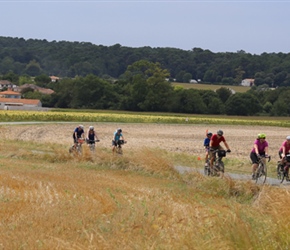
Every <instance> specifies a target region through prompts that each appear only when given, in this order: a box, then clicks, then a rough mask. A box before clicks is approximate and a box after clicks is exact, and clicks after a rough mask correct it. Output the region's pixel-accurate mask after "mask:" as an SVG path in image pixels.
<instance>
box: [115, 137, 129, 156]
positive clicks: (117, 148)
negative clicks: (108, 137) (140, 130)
mask: <svg viewBox="0 0 290 250" xmlns="http://www.w3.org/2000/svg"><path fill="white" fill-rule="evenodd" d="M125 143H127V142H126V141H124V140H118V142H117V146H116V153H117V154H119V155H122V154H123V149H122V145H124V144H125Z"/></svg>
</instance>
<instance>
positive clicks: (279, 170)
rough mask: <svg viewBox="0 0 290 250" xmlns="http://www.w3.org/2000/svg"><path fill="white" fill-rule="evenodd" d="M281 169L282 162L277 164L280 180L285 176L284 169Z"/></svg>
mask: <svg viewBox="0 0 290 250" xmlns="http://www.w3.org/2000/svg"><path fill="white" fill-rule="evenodd" d="M281 170H282V167H281V164H278V165H277V179H278V180H281V179H282V178H283V171H281Z"/></svg>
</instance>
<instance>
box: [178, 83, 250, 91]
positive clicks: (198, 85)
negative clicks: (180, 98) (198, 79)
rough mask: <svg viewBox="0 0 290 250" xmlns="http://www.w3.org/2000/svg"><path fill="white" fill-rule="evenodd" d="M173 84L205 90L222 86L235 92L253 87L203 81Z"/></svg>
mask: <svg viewBox="0 0 290 250" xmlns="http://www.w3.org/2000/svg"><path fill="white" fill-rule="evenodd" d="M172 85H173V86H182V87H183V88H185V89H204V90H213V91H215V90H217V89H219V88H221V87H224V88H229V89H233V90H234V91H235V92H240V93H244V92H247V91H248V90H249V89H251V87H244V86H232V85H213V84H201V83H182V82H174V83H172Z"/></svg>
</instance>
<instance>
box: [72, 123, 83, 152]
mask: <svg viewBox="0 0 290 250" xmlns="http://www.w3.org/2000/svg"><path fill="white" fill-rule="evenodd" d="M84 134H85V131H84V126H83V125H79V126H78V127H76V128H75V130H74V133H73V140H74V147H75V148H76V146H77V144H78V139H79V138H82V139H85V136H84Z"/></svg>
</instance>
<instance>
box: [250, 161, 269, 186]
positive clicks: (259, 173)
mask: <svg viewBox="0 0 290 250" xmlns="http://www.w3.org/2000/svg"><path fill="white" fill-rule="evenodd" d="M265 159H268V162H269V161H270V160H271V156H264V155H262V156H259V157H258V167H257V169H256V172H255V173H254V176H253V180H254V181H255V182H256V183H258V184H264V183H265V182H266V179H267V165H266V160H265Z"/></svg>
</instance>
